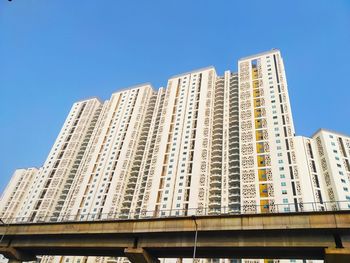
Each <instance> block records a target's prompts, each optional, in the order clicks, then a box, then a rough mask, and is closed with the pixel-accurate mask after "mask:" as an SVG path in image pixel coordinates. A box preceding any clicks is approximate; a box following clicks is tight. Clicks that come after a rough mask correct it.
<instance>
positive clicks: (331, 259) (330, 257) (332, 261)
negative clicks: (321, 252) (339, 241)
mask: <svg viewBox="0 0 350 263" xmlns="http://www.w3.org/2000/svg"><path fill="white" fill-rule="evenodd" d="M348 262H350V248H326V249H325V263H348Z"/></svg>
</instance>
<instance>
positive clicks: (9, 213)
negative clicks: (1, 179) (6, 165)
mask: <svg viewBox="0 0 350 263" xmlns="http://www.w3.org/2000/svg"><path fill="white" fill-rule="evenodd" d="M37 174H38V169H37V168H27V169H17V170H16V171H15V172H14V173H13V175H12V178H11V181H10V182H9V183H8V185H7V187H6V189H5V191H4V193H3V195H2V197H1V202H0V218H14V217H18V215H19V214H20V213H21V212H22V211H21V207H22V204H23V203H25V202H26V200H27V198H29V196H28V194H29V189H30V188H31V187H33V181H34V180H35V177H36V176H37Z"/></svg>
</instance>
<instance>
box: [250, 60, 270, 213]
mask: <svg viewBox="0 0 350 263" xmlns="http://www.w3.org/2000/svg"><path fill="white" fill-rule="evenodd" d="M251 63H252V73H251V75H252V84H253V102H254V103H253V104H254V128H255V140H256V158H257V165H258V171H257V173H258V182H259V184H258V185H259V199H260V203H259V204H258V205H259V207H260V211H261V212H269V211H270V210H269V204H270V202H271V201H272V200H271V197H272V196H273V194H272V193H269V189H270V188H271V187H272V184H270V185H269V181H271V180H272V178H268V173H269V171H271V157H270V155H269V143H268V131H267V129H266V128H267V127H266V109H265V99H264V90H263V88H262V79H261V78H262V74H261V70H260V67H259V65H260V63H261V62H260V59H256V60H252V62H251ZM270 183H271V182H270Z"/></svg>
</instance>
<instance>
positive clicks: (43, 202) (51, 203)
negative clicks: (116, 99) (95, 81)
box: [30, 100, 95, 221]
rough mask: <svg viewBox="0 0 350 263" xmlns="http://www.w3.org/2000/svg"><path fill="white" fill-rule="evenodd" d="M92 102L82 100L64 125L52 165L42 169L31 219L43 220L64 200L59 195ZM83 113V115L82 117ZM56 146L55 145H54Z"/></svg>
mask: <svg viewBox="0 0 350 263" xmlns="http://www.w3.org/2000/svg"><path fill="white" fill-rule="evenodd" d="M94 104H95V102H94V101H93V100H91V101H85V102H82V103H81V104H80V105H79V108H78V109H77V113H76V114H75V115H74V117H73V116H71V117H70V118H71V120H70V122H68V123H67V124H68V125H67V126H66V129H67V130H68V131H67V133H66V135H65V136H64V139H63V138H62V139H61V140H63V141H58V143H57V146H60V148H59V149H57V148H56V149H57V155H56V156H55V158H54V162H53V164H52V166H51V167H50V166H49V168H48V169H45V168H44V169H43V170H42V176H43V177H46V178H45V181H44V182H43V185H41V186H40V188H41V189H40V194H39V196H38V199H37V201H36V202H35V205H34V207H33V209H32V213H31V218H30V220H31V221H32V220H44V218H45V217H46V216H51V215H52V212H53V210H54V208H55V206H56V205H59V206H62V205H63V203H64V200H60V198H59V195H60V194H61V191H62V189H63V187H64V182H65V180H68V181H70V180H72V179H69V178H68V173H69V169H70V168H71V167H73V162H74V161H75V157H76V151H77V149H78V147H79V146H80V145H81V143H82V142H81V136H82V135H83V130H84V128H85V126H86V125H87V122H88V120H89V116H87V115H86V114H87V112H90V109H94V108H95V106H93V105H94ZM83 114H84V116H83V117H82V115H83ZM72 117H73V118H72ZM63 134H64V132H63V133H62V135H63ZM57 146H56V145H55V147H57ZM51 159H52V158H51ZM50 163H51V160H49V161H48V164H50Z"/></svg>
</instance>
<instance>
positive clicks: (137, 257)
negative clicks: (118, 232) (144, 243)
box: [124, 248, 160, 263]
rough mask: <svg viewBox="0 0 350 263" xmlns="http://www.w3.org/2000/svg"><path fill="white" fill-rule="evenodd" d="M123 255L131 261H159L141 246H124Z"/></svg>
mask: <svg viewBox="0 0 350 263" xmlns="http://www.w3.org/2000/svg"><path fill="white" fill-rule="evenodd" d="M124 253H125V256H126V257H127V258H128V259H129V260H130V262H131V263H159V262H160V261H159V259H158V258H155V257H153V256H152V255H150V254H149V253H148V252H147V251H146V250H144V249H143V248H126V249H125V250H124Z"/></svg>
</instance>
